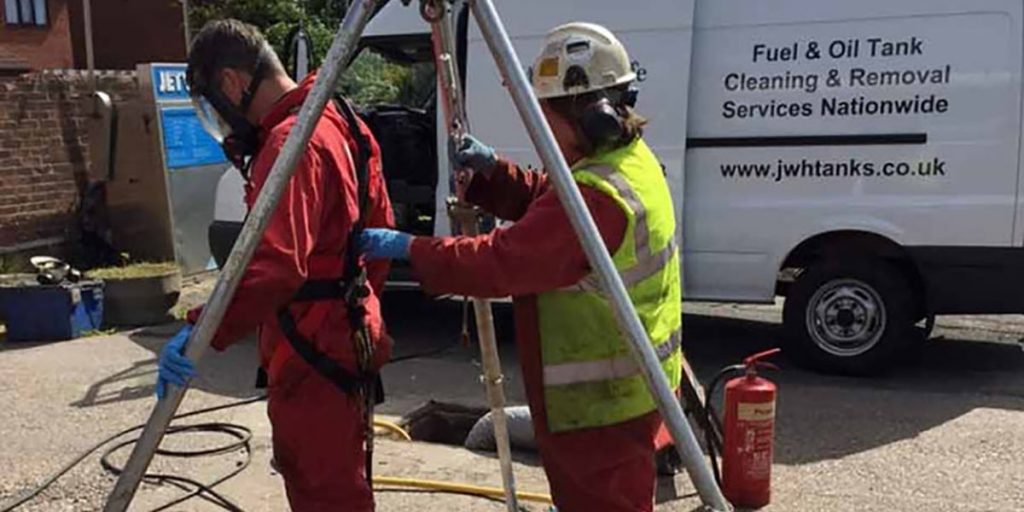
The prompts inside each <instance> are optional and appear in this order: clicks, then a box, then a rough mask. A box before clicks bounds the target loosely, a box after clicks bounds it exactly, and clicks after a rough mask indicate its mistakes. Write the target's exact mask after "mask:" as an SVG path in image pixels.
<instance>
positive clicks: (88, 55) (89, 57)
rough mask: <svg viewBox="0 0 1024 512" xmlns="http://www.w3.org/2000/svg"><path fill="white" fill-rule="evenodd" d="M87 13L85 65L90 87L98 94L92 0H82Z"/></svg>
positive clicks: (84, 10) (85, 13) (83, 8)
mask: <svg viewBox="0 0 1024 512" xmlns="http://www.w3.org/2000/svg"><path fill="white" fill-rule="evenodd" d="M82 12H83V14H84V15H85V65H86V67H87V68H89V87H90V88H91V91H92V93H93V95H94V96H95V94H96V57H95V55H94V53H93V47H92V0H82Z"/></svg>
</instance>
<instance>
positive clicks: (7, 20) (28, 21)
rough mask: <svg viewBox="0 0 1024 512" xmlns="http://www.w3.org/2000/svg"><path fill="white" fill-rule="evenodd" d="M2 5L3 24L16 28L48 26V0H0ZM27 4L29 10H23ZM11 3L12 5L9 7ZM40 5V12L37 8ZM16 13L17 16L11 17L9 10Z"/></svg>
mask: <svg viewBox="0 0 1024 512" xmlns="http://www.w3.org/2000/svg"><path fill="white" fill-rule="evenodd" d="M0 3H3V5H4V11H3V13H4V25H6V26H8V27H17V28H48V27H49V26H50V2H49V0H0ZM25 4H27V7H28V11H29V12H23V7H25ZM12 5H13V7H11V6H12ZM40 7H42V11H43V12H42V13H39V8H40ZM11 10H13V11H14V12H15V13H16V16H17V18H16V19H13V20H12V19H11V16H9V14H10V11H11Z"/></svg>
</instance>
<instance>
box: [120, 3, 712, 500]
mask: <svg viewBox="0 0 1024 512" xmlns="http://www.w3.org/2000/svg"><path fill="white" fill-rule="evenodd" d="M468 1H469V4H470V6H471V8H472V11H473V14H474V18H476V20H477V23H478V25H479V26H480V30H481V33H482V34H483V38H484V40H485V41H486V42H487V45H488V47H489V48H490V50H491V53H492V54H493V56H494V59H495V62H496V64H497V66H498V69H499V71H500V72H501V74H502V76H503V77H504V79H505V83H506V85H507V87H508V89H509V92H510V94H511V96H512V99H513V101H514V103H515V105H516V109H517V110H518V111H519V114H520V116H521V117H522V119H523V122H524V124H525V125H526V128H527V131H528V132H529V134H530V138H531V140H532V141H533V144H534V146H535V148H536V150H537V152H538V154H539V155H540V157H541V160H542V161H543V162H544V165H545V167H546V168H547V170H548V173H549V175H550V176H551V179H552V182H553V183H554V185H555V188H556V191H557V193H558V195H559V198H560V199H561V202H562V204H563V206H564V207H565V208H566V211H567V214H568V216H569V219H570V221H571V223H572V225H573V228H574V229H575V230H576V234H577V236H578V237H579V239H580V243H581V244H582V246H583V248H584V251H585V252H586V254H587V258H588V261H589V262H590V265H591V267H592V268H593V269H594V271H595V272H596V273H597V274H598V276H599V278H600V280H601V284H602V288H603V289H604V290H605V292H606V294H607V296H608V297H609V301H610V303H611V305H612V306H613V308H614V311H615V314H616V318H617V320H618V322H619V324H620V328H621V329H622V331H623V332H624V333H625V334H626V335H627V340H628V341H629V347H630V350H631V352H632V354H633V356H634V358H635V359H636V361H637V363H638V367H639V369H640V371H641V373H642V374H643V376H644V379H645V382H646V383H647V385H648V387H649V388H650V389H651V392H652V394H653V396H654V398H655V401H656V402H657V404H658V409H659V410H660V411H661V413H662V415H663V417H664V418H665V421H666V423H667V424H668V426H669V431H670V433H671V434H672V437H673V440H674V441H675V445H676V448H677V450H678V451H679V453H680V456H681V457H682V459H683V462H684V464H685V465H686V468H687V470H688V472H689V474H690V478H691V480H692V481H693V482H694V485H695V487H696V488H697V491H698V493H699V495H700V497H701V500H702V502H703V503H704V504H705V506H707V507H709V508H711V509H713V510H715V511H723V512H724V511H729V510H731V507H730V506H729V504H728V502H727V501H726V500H725V498H724V497H723V496H722V493H721V490H720V489H719V488H718V486H717V485H716V484H715V481H714V479H713V478H712V475H711V472H710V470H709V469H708V467H707V465H706V464H705V463H704V459H703V454H702V452H701V450H700V446H699V445H698V444H697V439H696V437H695V436H694V434H693V431H692V430H691V429H690V426H689V424H688V423H687V422H686V418H685V417H684V415H683V411H682V409H681V407H680V405H679V402H678V400H677V399H676V397H675V394H674V393H673V392H672V389H671V388H670V387H669V383H668V379H667V378H666V377H665V375H664V373H662V371H661V367H660V364H659V361H658V358H657V356H656V354H655V353H654V350H653V348H652V347H651V344H650V343H649V341H648V339H647V333H646V331H645V330H644V328H643V324H642V323H641V322H640V319H639V317H638V316H637V314H636V311H635V309H634V307H633V304H632V302H631V301H630V299H629V296H628V294H627V293H626V289H625V286H624V285H623V283H622V280H621V279H620V277H619V275H618V273H617V272H616V270H615V267H614V265H613V263H612V260H611V257H610V256H609V255H608V252H607V250H606V249H605V247H604V244H603V242H602V240H601V238H600V235H599V233H598V231H597V227H596V225H595V224H594V220H593V218H591V216H590V213H589V211H588V210H587V208H586V205H585V203H584V202H583V198H582V196H581V194H580V192H579V190H578V189H577V188H576V185H575V182H574V181H573V179H572V175H571V173H570V171H569V167H568V165H567V164H566V162H565V159H564V157H563V156H562V154H561V153H560V152H559V150H558V146H557V144H556V142H555V139H554V135H553V134H552V132H551V129H550V127H549V126H548V124H547V121H546V120H545V119H544V116H543V114H542V112H541V110H540V105H539V104H538V102H537V98H536V97H535V96H534V95H533V93H532V90H531V89H530V86H529V82H528V81H527V79H526V75H525V74H524V72H523V69H522V68H521V66H520V63H519V59H518V57H517V56H516V54H515V51H514V49H513V48H512V44H511V41H510V40H509V38H508V34H507V33H506V32H505V29H504V26H503V25H502V24H501V20H500V18H499V16H498V13H497V11H496V9H495V8H494V5H493V3H492V2H491V1H490V0H468ZM380 2H381V0H354V1H353V2H352V4H351V5H350V7H349V10H348V12H347V13H346V15H345V19H344V20H343V21H342V23H341V26H340V27H339V29H338V32H337V34H336V35H335V37H334V41H333V43H332V44H331V48H330V50H329V51H328V53H327V57H326V58H325V60H324V64H323V67H322V68H321V70H320V72H319V73H318V75H317V78H316V80H315V82H314V85H313V89H312V91H311V92H310V94H309V96H308V97H307V98H306V101H305V102H303V104H302V107H301V109H300V110H299V114H298V119H297V121H296V124H295V127H294V129H293V130H292V131H291V133H289V135H288V138H287V140H286V141H285V144H284V146H283V147H282V149H281V153H280V155H279V156H278V158H277V160H276V161H275V162H274V165H273V167H272V169H271V172H270V174H269V176H268V178H267V181H266V183H265V185H264V187H263V189H262V191H261V192H260V195H259V197H258V198H257V200H256V204H255V205H253V208H252V211H251V212H250V214H249V216H248V217H247V219H246V222H245V225H244V226H243V228H242V232H241V234H240V235H239V238H238V241H237V242H236V243H235V246H234V248H233V249H232V251H231V254H230V256H229V257H228V261H227V263H226V264H225V266H224V269H223V270H222V271H221V274H220V277H219V279H218V281H217V284H216V286H215V287H214V290H213V293H212V294H211V297H210V300H209V302H208V303H207V305H206V307H205V308H204V310H203V313H202V315H200V318H199V322H198V323H197V324H196V328H195V330H194V331H193V334H192V337H191V338H190V340H189V343H188V345H187V347H186V350H185V355H186V356H187V357H188V358H189V359H191V360H193V361H198V360H199V359H200V358H201V357H202V355H203V353H204V352H205V351H206V349H207V348H208V347H209V344H210V340H211V338H212V337H213V334H214V332H215V331H216V329H217V326H218V325H219V324H220V321H221V319H222V318H223V316H224V312H225V310H226V309H227V306H228V304H229V302H230V300H231V298H232V295H233V294H234V291H235V289H236V288H237V286H238V283H239V281H240V280H241V277H242V274H243V273H244V271H245V268H246V267H247V265H248V263H249V260H250V259H251V258H252V255H253V253H254V251H255V249H256V246H257V244H258V243H259V240H260V239H261V238H262V235H263V232H264V230H265V229H266V227H267V224H268V223H269V220H270V216H271V214H272V213H273V211H274V209H275V208H276V206H277V203H278V200H279V199H280V197H281V194H282V193H283V191H284V188H285V186H286V185H287V183H288V181H289V180H290V179H291V176H292V174H293V173H294V171H295V165H296V164H297V163H298V159H299V157H300V156H301V153H302V151H303V150H304V148H305V146H306V145H307V144H308V143H309V139H310V137H311V136H312V132H313V128H314V127H315V125H316V122H317V120H318V119H319V117H320V115H321V114H322V113H323V109H324V107H325V105H326V103H327V101H328V100H329V99H330V97H331V96H332V94H333V92H334V90H335V88H336V86H337V82H338V79H339V78H340V76H341V73H342V72H343V71H344V68H345V67H346V66H347V64H348V62H349V60H350V58H351V56H352V53H353V50H354V49H355V47H356V43H357V42H358V40H359V38H360V36H361V35H362V32H363V29H364V28H365V27H366V24H367V23H368V21H369V19H370V17H371V16H372V15H373V13H374V12H375V11H376V8H377V7H378V5H379V4H380ZM185 390H186V389H185V388H183V387H177V386H173V385H171V386H169V389H168V395H167V396H166V397H165V398H164V399H163V400H160V401H158V402H157V404H156V406H155V407H154V409H153V412H152V413H151V415H150V418H149V421H148V422H147V424H146V427H145V429H144V430H143V433H142V436H141V437H140V439H139V441H138V443H137V444H136V445H135V449H134V450H133V451H132V454H131V456H130V458H129V460H128V463H127V464H126V466H125V469H124V471H123V472H122V473H121V475H120V476H119V477H118V481H117V483H116V485H115V487H114V489H113V491H112V492H111V494H110V496H109V497H108V499H107V503H106V506H105V507H104V510H105V511H106V512H120V511H124V510H126V509H127V508H128V506H129V505H130V504H131V500H132V498H133V497H134V495H135V492H136V490H137V489H138V486H139V484H140V483H141V480H142V477H143V475H144V474H145V471H146V469H147V468H148V466H149V464H150V462H151V461H152V458H153V455H154V454H155V452H156V449H157V446H158V445H159V443H160V441H161V439H162V438H163V435H164V433H165V432H166V430H167V426H168V424H169V423H170V421H171V418H172V417H173V415H174V413H175V411H176V410H177V408H178V406H179V405H180V403H181V400H182V398H183V396H184V393H185Z"/></svg>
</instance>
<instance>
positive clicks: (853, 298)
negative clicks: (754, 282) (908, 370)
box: [783, 259, 922, 375]
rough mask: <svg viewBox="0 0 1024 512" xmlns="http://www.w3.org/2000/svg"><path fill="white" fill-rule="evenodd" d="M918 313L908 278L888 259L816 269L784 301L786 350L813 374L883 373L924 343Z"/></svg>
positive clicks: (838, 263)
mask: <svg viewBox="0 0 1024 512" xmlns="http://www.w3.org/2000/svg"><path fill="white" fill-rule="evenodd" d="M919 311H920V305H919V299H918V294H917V293H915V289H914V288H913V287H912V285H911V282H910V280H909V279H907V276H906V275H904V273H903V272H901V271H900V270H899V269H898V268H897V267H895V266H894V265H892V264H890V263H888V262H886V261H884V260H880V259H873V260H867V261H859V262H851V261H830V262H824V263H821V264H818V265H814V266H811V267H809V268H808V269H806V270H805V271H804V272H803V273H802V274H801V275H800V276H799V277H798V278H797V280H796V282H795V283H793V285H792V286H791V287H790V289H789V293H788V295H787V297H786V302H785V305H784V307H783V324H784V327H785V331H786V338H787V340H786V342H787V345H786V349H787V350H786V352H787V353H788V354H789V356H790V357H792V358H793V359H794V360H795V361H796V362H797V363H799V364H801V365H803V366H806V367H809V368H811V369H813V370H818V371H823V372H828V373H840V374H847V375H871V374H877V373H881V372H884V371H886V370H888V369H890V368H892V367H893V366H894V365H896V364H898V363H900V362H901V361H902V360H904V359H905V358H906V357H907V356H909V355H911V354H912V353H913V352H914V351H915V350H914V349H915V348H917V347H919V346H920V345H921V341H922V340H921V339H920V338H921V337H922V336H921V331H920V329H916V328H915V326H914V324H915V321H916V320H917V318H918V317H919V316H920V315H918V314H917V312H919Z"/></svg>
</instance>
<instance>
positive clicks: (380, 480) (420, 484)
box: [373, 476, 554, 505]
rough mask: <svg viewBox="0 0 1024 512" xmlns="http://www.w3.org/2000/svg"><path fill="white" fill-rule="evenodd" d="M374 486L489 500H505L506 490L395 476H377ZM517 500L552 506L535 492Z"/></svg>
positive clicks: (521, 493) (546, 496) (548, 499)
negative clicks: (469, 496)
mask: <svg viewBox="0 0 1024 512" xmlns="http://www.w3.org/2000/svg"><path fill="white" fill-rule="evenodd" d="M373 485H374V486H382V487H409V488H413V489H428V490H432V491H446V492H455V493H460V494H473V495H476V496H485V497H488V498H498V499H501V498H504V497H505V490H504V489H501V488H499V487H484V486H480V485H471V484H462V483H455V482H440V481H437V480H421V479H419V478H402V477H395V476H375V477H373ZM516 498H519V499H521V500H523V501H535V502H538V503H546V504H548V505H551V504H552V503H554V502H553V501H551V496H549V495H547V494H539V493H534V492H516Z"/></svg>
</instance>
